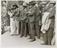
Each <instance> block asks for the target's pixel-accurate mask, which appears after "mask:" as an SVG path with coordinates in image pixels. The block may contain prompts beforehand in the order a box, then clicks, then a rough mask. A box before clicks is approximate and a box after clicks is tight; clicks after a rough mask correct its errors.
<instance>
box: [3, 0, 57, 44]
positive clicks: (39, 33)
mask: <svg viewBox="0 0 57 48" xmlns="http://www.w3.org/2000/svg"><path fill="white" fill-rule="evenodd" d="M7 3H8V4H7V6H6V1H4V2H3V4H2V34H3V32H4V27H5V26H6V23H5V22H7V21H5V20H6V19H10V21H8V22H7V23H8V24H10V29H11V32H10V34H11V35H19V34H20V37H23V36H24V37H27V36H29V39H31V42H33V41H35V40H36V37H37V38H38V39H40V38H41V37H43V41H44V44H46V45H51V41H52V39H53V36H54V33H55V32H54V28H55V27H54V24H55V12H56V11H55V8H56V6H55V5H56V3H55V2H52V1H31V2H29V3H26V2H24V1H19V2H18V1H8V2H7ZM3 9H4V10H3ZM6 16H8V17H6ZM5 17H6V18H5ZM9 22H10V23H9Z"/></svg>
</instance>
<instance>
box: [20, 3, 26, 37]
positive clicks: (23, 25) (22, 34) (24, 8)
mask: <svg viewBox="0 0 57 48" xmlns="http://www.w3.org/2000/svg"><path fill="white" fill-rule="evenodd" d="M26 18H27V16H26V3H25V2H24V3H23V9H22V10H21V11H20V19H21V32H20V34H21V36H20V37H23V36H25V37H26V36H27V35H26V31H25V30H26V23H25V20H26Z"/></svg>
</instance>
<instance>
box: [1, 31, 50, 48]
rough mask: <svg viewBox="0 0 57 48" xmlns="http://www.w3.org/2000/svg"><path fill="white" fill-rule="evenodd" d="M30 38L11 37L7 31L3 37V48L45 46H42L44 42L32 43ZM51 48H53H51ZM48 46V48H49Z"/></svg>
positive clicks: (38, 40)
mask: <svg viewBox="0 0 57 48" xmlns="http://www.w3.org/2000/svg"><path fill="white" fill-rule="evenodd" d="M28 38H29V36H28V37H22V38H20V35H18V36H11V35H10V32H9V31H7V32H6V33H4V34H3V35H1V47H2V48H11V47H12V48H38V47H41V46H43V47H42V48H44V47H45V46H46V45H45V46H44V45H41V44H42V43H43V41H42V40H40V39H37V38H36V41H34V42H30V39H28ZM49 47H50V48H51V46H49ZM49 47H48V46H47V47H46V48H49Z"/></svg>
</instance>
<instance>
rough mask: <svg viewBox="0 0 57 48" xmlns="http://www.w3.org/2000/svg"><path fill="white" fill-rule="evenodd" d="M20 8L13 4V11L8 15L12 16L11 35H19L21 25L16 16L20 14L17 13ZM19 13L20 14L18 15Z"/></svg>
mask: <svg viewBox="0 0 57 48" xmlns="http://www.w3.org/2000/svg"><path fill="white" fill-rule="evenodd" d="M17 8H18V6H17V5H16V4H13V5H12V6H11V9H10V10H9V11H8V14H9V15H10V27H11V33H10V34H11V35H17V34H18V32H19V31H18V30H19V26H18V25H19V24H18V22H17V20H16V16H17V15H18V14H19V12H18V11H17ZM17 12H18V13H17Z"/></svg>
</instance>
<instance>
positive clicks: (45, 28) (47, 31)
mask: <svg viewBox="0 0 57 48" xmlns="http://www.w3.org/2000/svg"><path fill="white" fill-rule="evenodd" d="M45 14H46V15H45ZM44 17H45V20H44ZM42 19H43V20H42V28H41V31H42V32H43V35H44V42H45V43H44V44H46V45H51V40H52V38H53V31H54V22H55V6H52V7H50V8H49V11H47V12H45V13H44V15H43V18H42Z"/></svg>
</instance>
